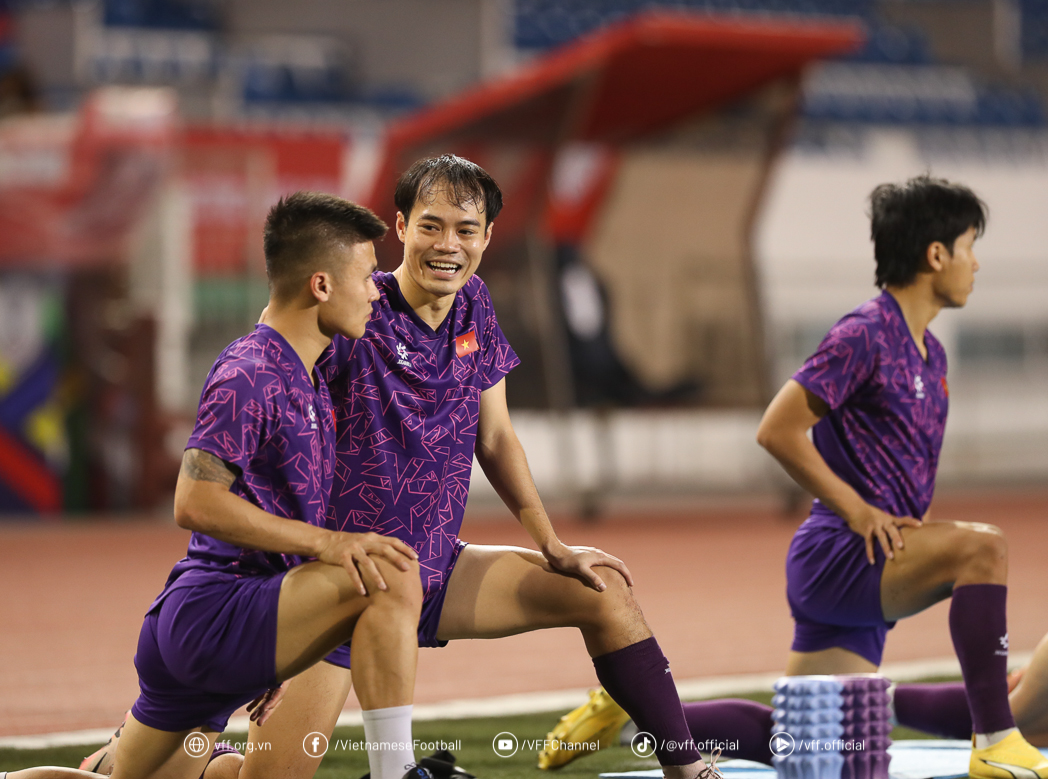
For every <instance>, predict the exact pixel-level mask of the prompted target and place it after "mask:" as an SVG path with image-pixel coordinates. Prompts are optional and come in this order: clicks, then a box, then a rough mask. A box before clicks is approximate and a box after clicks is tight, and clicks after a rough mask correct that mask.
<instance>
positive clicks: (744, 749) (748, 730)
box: [684, 698, 967, 765]
mask: <svg viewBox="0 0 1048 779" xmlns="http://www.w3.org/2000/svg"><path fill="white" fill-rule="evenodd" d="M965 710H966V711H967V709H965ZM771 713H772V708H771V707H770V706H765V705H764V704H761V703H757V702H756V701H747V700H741V699H739V698H729V699H727V700H722V701H699V702H698V703H685V704H684V716H685V717H686V718H687V720H688V730H690V731H691V737H692V738H693V739H694V740H695V742H696V744H698V746H699V748H700V749H702V750H704V751H707V752H711V751H713V750H712V749H707V748H706V747H705V746H704V744H703V742H719V743H717V744H711V746H713V747H714V748H717V747H719V748H720V749H722V750H724V756H725V757H739V758H742V759H743V760H755V761H757V762H758V763H765V764H766V765H771V747H770V742H771ZM724 744H728V746H724Z"/></svg>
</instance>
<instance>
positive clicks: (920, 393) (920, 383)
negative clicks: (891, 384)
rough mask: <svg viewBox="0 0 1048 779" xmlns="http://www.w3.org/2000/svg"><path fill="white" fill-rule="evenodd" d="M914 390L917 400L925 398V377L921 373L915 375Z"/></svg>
mask: <svg viewBox="0 0 1048 779" xmlns="http://www.w3.org/2000/svg"><path fill="white" fill-rule="evenodd" d="M913 391H914V397H916V398H917V400H924V379H922V378H921V375H920V374H919V373H918V374H917V375H916V376H914V377H913Z"/></svg>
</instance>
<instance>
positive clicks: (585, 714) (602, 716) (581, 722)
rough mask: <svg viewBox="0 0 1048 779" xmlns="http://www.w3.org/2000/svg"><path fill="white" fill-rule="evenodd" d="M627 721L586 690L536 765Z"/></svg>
mask: <svg viewBox="0 0 1048 779" xmlns="http://www.w3.org/2000/svg"><path fill="white" fill-rule="evenodd" d="M629 721H630V715H629V714H627V713H626V712H624V711H623V710H622V707H621V706H619V704H617V703H615V701H613V700H612V699H611V696H610V695H608V693H606V692H605V691H604V688H603V687H602V688H600V689H599V690H590V694H589V701H588V702H587V703H584V704H583V705H581V706H579V707H578V708H577V709H575V711H572V712H569V713H567V714H565V715H564V716H563V717H561V718H560V722H558V723H557V725H556V727H554V728H553V730H552V731H550V733H549V734H547V736H546V744H545V746H544V747H543V749H542V751H541V752H539V768H541V769H543V770H549V769H551V768H560V767H561V766H565V765H567V764H568V763H570V762H571V761H572V760H574V759H575V758H576V757H582V756H583V755H588V754H590V753H591V752H596V751H597V750H598V749H605V748H606V747H613V746H617V745H618V743H619V733H620V732H621V731H622V726H623V725H625V724H626V723H627V722H629ZM1045 779H1048V777H1046V778H1045Z"/></svg>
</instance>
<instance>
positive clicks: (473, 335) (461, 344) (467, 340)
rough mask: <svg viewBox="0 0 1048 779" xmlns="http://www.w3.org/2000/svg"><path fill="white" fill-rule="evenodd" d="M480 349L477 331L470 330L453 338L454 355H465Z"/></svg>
mask: <svg viewBox="0 0 1048 779" xmlns="http://www.w3.org/2000/svg"><path fill="white" fill-rule="evenodd" d="M479 349H480V344H479V343H477V331H476V330H470V331H469V332H468V333H466V334H465V335H460V336H459V337H458V338H456V339H455V356H456V357H465V356H466V355H467V354H473V352H475V351H478V350H479Z"/></svg>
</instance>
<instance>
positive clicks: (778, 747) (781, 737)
mask: <svg viewBox="0 0 1048 779" xmlns="http://www.w3.org/2000/svg"><path fill="white" fill-rule="evenodd" d="M768 746H769V747H771V753H772V754H773V755H775V757H787V756H788V755H792V754H793V750H794V749H796V747H797V744H796V742H794V740H793V736H791V735H790V734H789V733H776V734H775V735H773V736H772V737H771V741H769V742H768Z"/></svg>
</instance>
